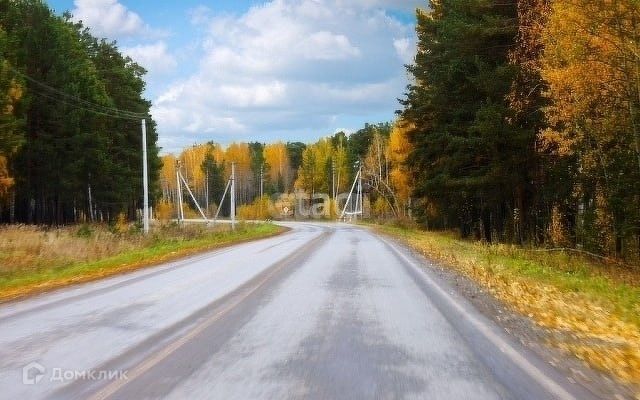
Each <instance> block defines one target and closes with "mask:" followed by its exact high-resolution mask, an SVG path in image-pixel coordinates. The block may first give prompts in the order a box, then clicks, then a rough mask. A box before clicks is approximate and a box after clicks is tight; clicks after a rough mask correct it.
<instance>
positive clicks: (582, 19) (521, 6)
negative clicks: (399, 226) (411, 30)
mask: <svg viewBox="0 0 640 400" xmlns="http://www.w3.org/2000/svg"><path fill="white" fill-rule="evenodd" d="M416 30H417V35H418V52H417V55H416V59H415V63H414V64H413V65H410V66H408V71H409V72H410V74H411V75H412V76H413V78H414V79H413V83H412V84H411V85H410V86H409V87H408V92H407V94H406V97H405V99H404V100H403V105H404V109H403V110H402V112H401V117H402V121H404V123H405V124H406V125H407V126H408V127H409V140H410V141H411V145H412V151H411V154H410V156H409V163H408V166H410V171H411V176H412V177H413V180H414V182H415V191H414V195H415V197H416V202H417V203H416V204H414V205H415V208H414V211H415V212H416V213H417V214H418V216H419V218H420V220H421V221H422V222H423V223H425V224H426V225H428V226H429V227H433V228H454V227H455V228H459V230H460V232H461V233H462V235H463V236H474V237H476V238H478V239H483V240H486V241H505V242H517V243H522V242H529V243H534V244H538V245H539V244H547V245H553V246H577V247H581V248H583V249H585V250H588V251H592V252H597V253H600V254H605V255H611V256H617V257H622V258H626V259H637V258H638V253H639V251H640V74H639V71H640V3H639V2H637V1H628V0H620V1H608V0H562V1H560V0H557V1H550V0H520V1H515V2H503V1H485V0H442V1H431V2H430V9H429V10H428V11H422V10H419V11H418V12H417V28H416Z"/></svg>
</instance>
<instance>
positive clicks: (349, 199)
mask: <svg viewBox="0 0 640 400" xmlns="http://www.w3.org/2000/svg"><path fill="white" fill-rule="evenodd" d="M359 178H360V170H358V174H357V175H356V178H355V179H354V180H353V185H351V190H349V196H348V197H347V201H346V203H344V208H342V213H341V214H340V219H342V218H344V214H345V213H346V212H347V207H348V206H349V202H350V201H351V196H352V195H353V189H355V187H356V183H358V179H359Z"/></svg>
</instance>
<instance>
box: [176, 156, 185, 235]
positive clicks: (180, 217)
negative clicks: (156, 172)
mask: <svg viewBox="0 0 640 400" xmlns="http://www.w3.org/2000/svg"><path fill="white" fill-rule="evenodd" d="M176 190H177V193H176V194H177V195H178V199H177V202H178V221H180V223H182V222H184V209H183V208H182V183H181V182H180V161H176Z"/></svg>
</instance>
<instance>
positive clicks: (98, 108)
mask: <svg viewBox="0 0 640 400" xmlns="http://www.w3.org/2000/svg"><path fill="white" fill-rule="evenodd" d="M7 66H8V67H9V69H11V70H12V71H13V72H14V73H15V74H16V75H19V76H21V77H23V78H24V79H26V80H28V81H29V82H32V83H34V84H36V85H38V86H40V87H42V88H44V89H46V90H49V91H51V92H53V93H56V94H58V95H60V96H62V97H65V98H67V99H71V100H74V101H76V102H78V103H81V104H84V106H80V105H78V104H73V103H71V102H69V101H68V100H67V101H64V100H62V99H59V98H52V97H49V98H51V99H52V100H60V101H63V102H65V103H66V104H68V105H71V106H74V107H78V108H82V109H84V110H85V111H89V112H94V113H96V114H102V115H106V116H111V117H114V118H124V117H128V118H129V119H142V118H145V117H147V116H148V115H147V114H142V113H134V112H131V111H126V110H120V109H117V108H114V107H108V106H105V105H102V104H98V103H94V102H91V101H88V100H85V99H83V98H81V97H78V96H75V95H72V94H69V93H66V92H64V91H62V90H59V89H57V88H54V87H53V86H50V85H47V84H46V83H43V82H40V81H39V80H37V79H35V78H32V77H31V76H29V75H27V74H25V73H23V72H20V71H19V70H17V69H16V68H14V67H13V66H12V65H11V64H9V63H7ZM31 91H33V92H36V91H35V90H33V88H32V89H31ZM40 94H43V93H42V92H41V93H40ZM45 96H46V95H45Z"/></svg>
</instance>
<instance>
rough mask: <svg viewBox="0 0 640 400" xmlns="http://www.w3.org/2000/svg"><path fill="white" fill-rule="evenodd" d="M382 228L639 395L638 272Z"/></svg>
mask: <svg viewBox="0 0 640 400" xmlns="http://www.w3.org/2000/svg"><path fill="white" fill-rule="evenodd" d="M376 229H377V230H378V231H380V232H382V233H386V234H389V235H391V236H393V237H396V238H399V239H401V240H403V241H405V242H406V243H407V244H409V245H410V246H411V247H412V248H414V249H415V250H417V251H419V252H421V253H422V254H424V255H425V256H426V257H428V258H430V259H434V260H436V261H439V262H441V263H442V264H444V265H446V266H448V267H451V268H453V269H455V270H457V271H459V272H460V273H462V274H463V275H465V276H467V277H469V278H471V279H473V280H474V281H475V282H477V283H479V284H480V285H481V286H483V287H485V288H486V289H488V291H489V292H490V293H491V294H492V295H494V296H495V297H496V298H498V299H500V300H501V301H503V302H504V303H506V304H508V305H510V306H511V307H513V308H514V309H515V310H517V311H519V312H520V313H521V314H523V315H526V316H528V317H530V318H531V319H532V320H533V321H535V323H536V324H538V325H539V326H541V327H544V328H546V329H547V330H548V331H549V332H550V333H551V334H550V339H549V343H550V344H551V345H552V346H555V347H558V348H560V349H563V350H565V351H568V352H570V353H573V354H574V355H575V356H577V357H578V358H580V359H582V360H584V361H585V362H587V363H588V364H590V365H592V366H594V367H596V368H597V369H600V370H602V371H607V372H609V373H610V374H612V375H613V376H615V377H617V378H618V379H620V380H621V381H622V382H625V383H628V384H631V385H632V386H634V387H635V388H636V390H637V394H636V396H637V398H638V399H640V287H638V285H637V282H638V279H637V276H638V275H639V274H640V271H638V270H637V269H636V270H633V271H630V270H628V269H627V270H625V271H622V272H621V273H620V274H619V275H620V276H623V277H629V276H635V277H634V278H632V279H626V278H625V279H618V278H617V275H616V274H615V273H614V272H613V271H614V270H612V268H610V266H602V265H597V264H596V263H594V262H592V261H590V260H586V259H584V258H581V257H576V256H571V255H568V254H557V253H544V252H535V251H531V250H527V249H523V248H520V247H516V246H508V245H487V244H482V243H477V242H470V241H463V240H458V239H456V238H455V237H454V236H453V235H452V234H448V233H434V232H424V231H420V230H416V229H404V228H397V227H391V226H382V227H377V228H376ZM621 268H622V267H621ZM603 271H608V272H603ZM625 280H626V281H627V282H624V281H625Z"/></svg>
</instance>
